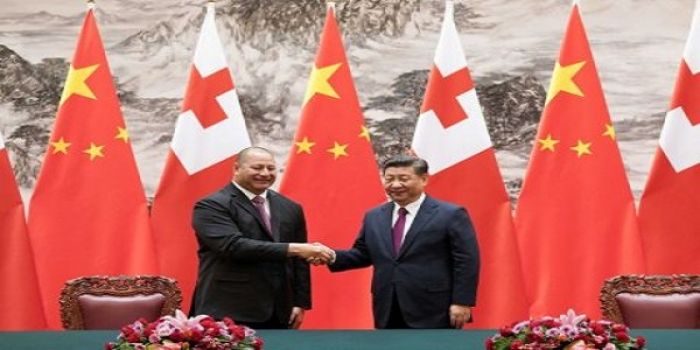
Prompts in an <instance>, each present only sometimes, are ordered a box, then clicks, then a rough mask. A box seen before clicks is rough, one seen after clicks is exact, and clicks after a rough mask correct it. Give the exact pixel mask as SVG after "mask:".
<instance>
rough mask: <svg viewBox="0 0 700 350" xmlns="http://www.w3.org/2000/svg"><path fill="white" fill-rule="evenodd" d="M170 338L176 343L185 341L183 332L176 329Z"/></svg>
mask: <svg viewBox="0 0 700 350" xmlns="http://www.w3.org/2000/svg"><path fill="white" fill-rule="evenodd" d="M168 338H170V340H172V341H173V342H175V343H179V342H181V341H183V340H185V335H184V334H182V332H181V331H180V330H179V329H176V330H174V331H173V332H172V333H170V335H169V336H168Z"/></svg>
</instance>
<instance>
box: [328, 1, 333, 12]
mask: <svg viewBox="0 0 700 350" xmlns="http://www.w3.org/2000/svg"><path fill="white" fill-rule="evenodd" d="M326 8H327V9H332V10H333V12H335V1H326Z"/></svg>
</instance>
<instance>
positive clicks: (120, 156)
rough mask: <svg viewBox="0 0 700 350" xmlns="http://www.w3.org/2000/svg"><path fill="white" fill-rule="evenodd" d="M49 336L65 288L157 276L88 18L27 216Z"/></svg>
mask: <svg viewBox="0 0 700 350" xmlns="http://www.w3.org/2000/svg"><path fill="white" fill-rule="evenodd" d="M29 232H30V236H31V242H32V246H33V247H34V254H35V258H36V264H37V270H38V275H39V281H41V289H42V290H41V291H42V296H43V300H44V308H45V310H46V318H47V321H48V324H49V327H51V328H58V327H59V326H60V321H59V314H58V297H59V293H60V291H61V288H62V286H63V284H64V282H65V281H66V280H68V279H71V278H76V277H79V276H83V275H93V274H105V275H119V274H146V273H155V271H156V270H155V264H156V261H155V254H154V250H153V237H152V236H151V231H150V225H149V222H148V208H147V205H146V197H145V195H144V192H143V187H142V185H141V180H140V178H139V174H138V171H137V169H136V164H135V161H134V156H133V153H132V150H131V144H130V143H129V133H128V132H127V129H126V125H125V124H124V119H123V118H122V115H121V112H120V109H119V101H118V100H117V95H116V92H115V90H114V85H113V83H112V76H111V74H110V70H109V66H108V64H107V59H106V57H105V51H104V48H103V46H102V40H101V39H100V34H99V32H98V30H97V25H96V23H95V16H94V13H93V10H92V9H90V10H88V12H87V15H86V16H85V21H84V22H83V28H82V31H81V33H80V37H79V39H78V45H77V48H76V50H75V55H74V56H73V61H72V62H71V64H70V68H69V71H68V77H67V78H66V84H65V87H64V89H63V95H62V96H61V100H60V102H59V107H58V112H57V113H56V122H55V124H54V129H53V132H52V134H51V139H50V140H49V147H48V150H47V152H46V155H45V158H44V163H43V166H42V168H41V171H40V173H39V178H38V180H37V184H36V188H35V190H34V195H33V196H32V199H31V203H30V208H29Z"/></svg>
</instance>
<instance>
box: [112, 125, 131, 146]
mask: <svg viewBox="0 0 700 350" xmlns="http://www.w3.org/2000/svg"><path fill="white" fill-rule="evenodd" d="M114 138H115V139H119V140H123V141H124V143H126V142H129V132H128V131H126V128H122V127H119V126H118V127H117V136H115V137H114Z"/></svg>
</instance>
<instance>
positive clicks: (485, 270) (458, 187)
mask: <svg viewBox="0 0 700 350" xmlns="http://www.w3.org/2000/svg"><path fill="white" fill-rule="evenodd" d="M433 63H434V64H433V67H432V69H431V71H430V77H429V78H428V86H427V88H426V91H425V99H424V101H423V106H422V107H421V114H420V116H419V117H418V123H417V125H416V131H415V136H414V138H413V144H412V147H413V150H414V151H415V153H416V155H418V156H419V157H421V158H423V159H425V160H426V161H427V162H428V165H429V168H430V179H429V181H428V186H427V189H426V190H427V192H428V194H430V195H432V196H435V197H437V198H440V199H444V200H447V201H450V202H453V203H457V204H459V205H461V206H464V207H465V208H466V209H467V211H468V212H469V215H470V216H471V219H472V221H473V223H474V226H475V229H476V234H477V239H478V241H479V247H480V251H481V256H482V258H481V259H482V267H481V277H480V282H479V291H478V294H477V305H476V308H475V309H474V323H473V324H471V325H470V327H477V328H495V327H500V326H502V325H504V324H507V323H510V322H513V321H515V320H518V319H522V318H525V317H527V302H526V299H525V293H523V289H524V284H523V276H522V271H521V269H520V258H519V255H518V249H517V246H516V240H515V233H514V226H513V219H512V216H511V209H510V201H509V199H508V195H507V194H506V190H505V187H504V186H503V179H502V177H501V173H500V171H499V170H498V164H497V162H496V157H495V154H494V150H493V147H492V145H491V138H490V137H489V134H488V129H487V128H486V122H485V120H484V116H483V115H482V113H481V106H480V105H479V100H478V98H477V96H476V90H475V89H474V83H473V81H472V79H471V76H470V74H469V68H468V67H467V62H466V60H465V58H464V53H463V51H462V46H461V44H460V40H459V35H458V34H457V28H456V27H455V23H454V19H453V4H452V2H451V1H448V2H447V3H446V9H445V18H444V20H443V24H442V32H441V34H440V40H439V41H438V46H437V50H436V52H435V59H434V62H433Z"/></svg>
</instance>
